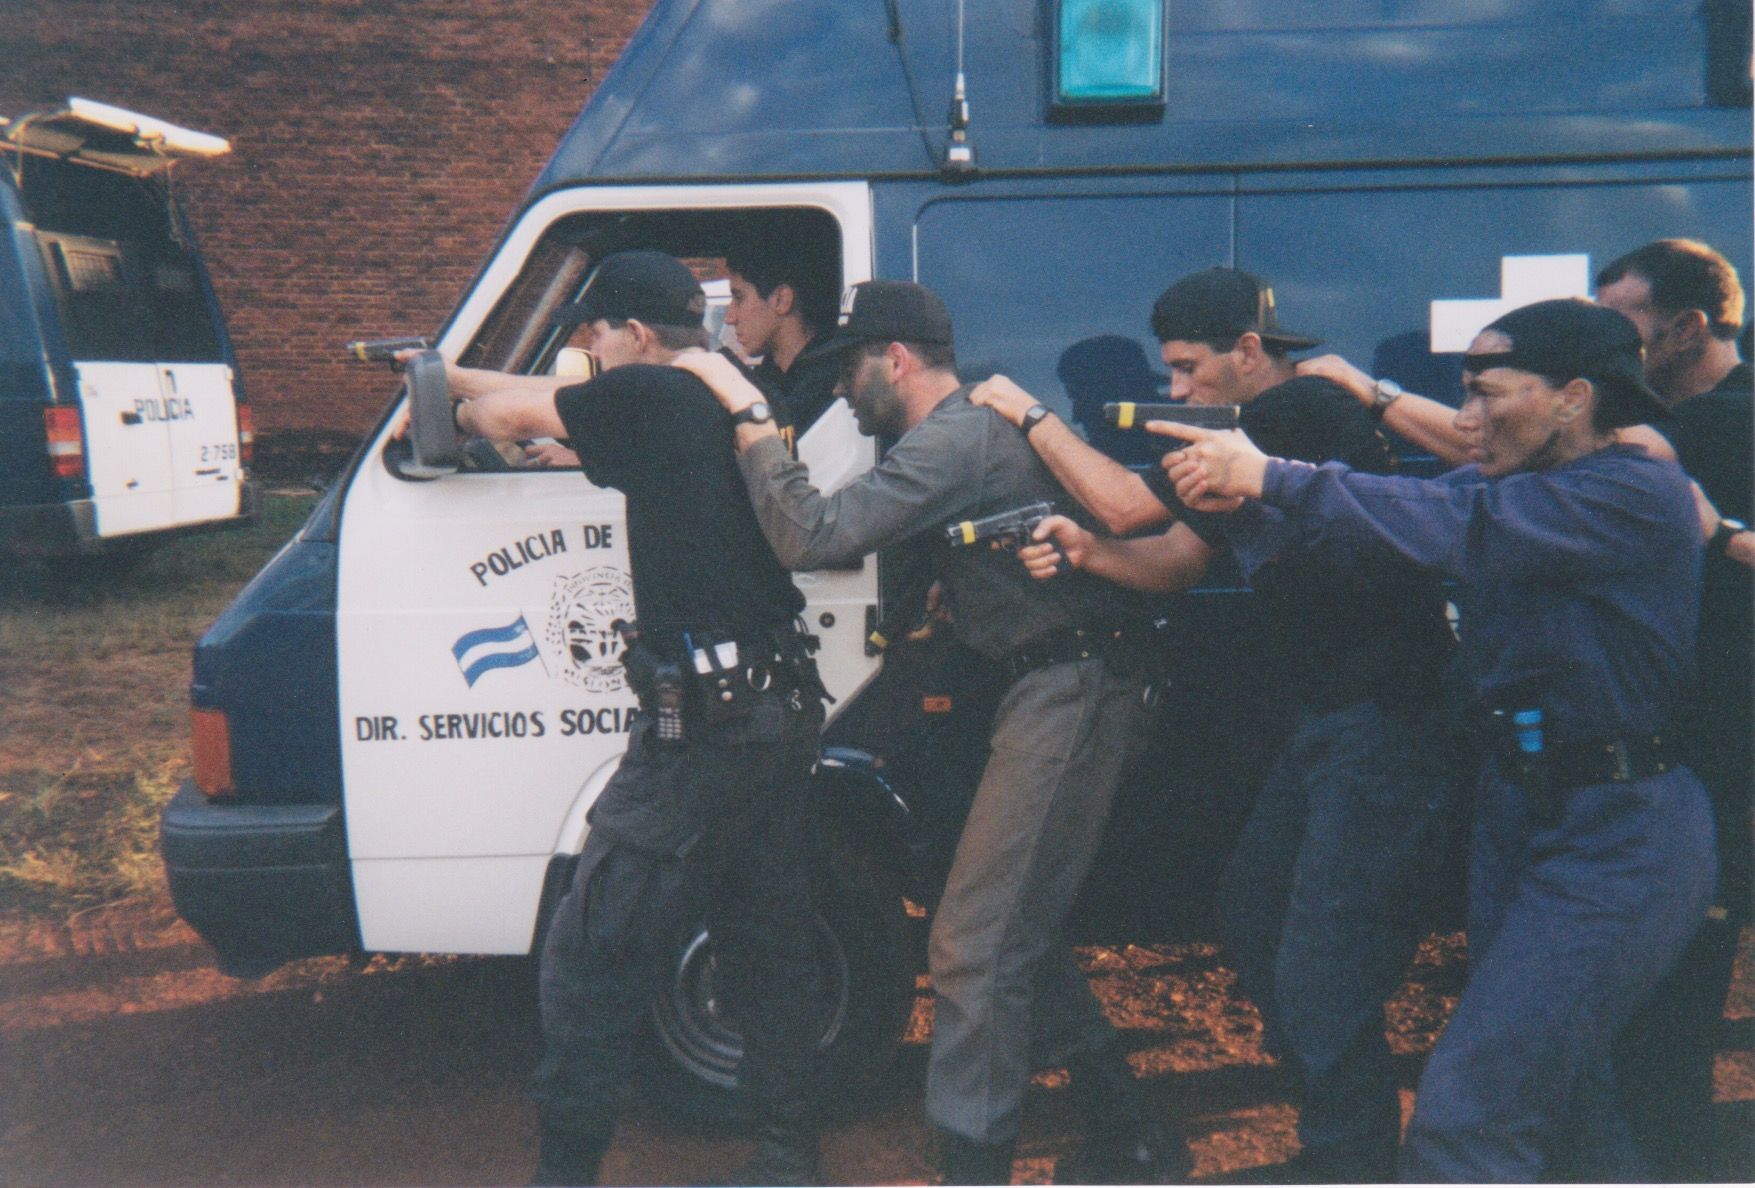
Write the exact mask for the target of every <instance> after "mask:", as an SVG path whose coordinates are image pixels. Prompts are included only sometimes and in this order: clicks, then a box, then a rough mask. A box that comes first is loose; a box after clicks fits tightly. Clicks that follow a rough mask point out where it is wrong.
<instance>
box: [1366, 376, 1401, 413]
mask: <svg viewBox="0 0 1755 1188" xmlns="http://www.w3.org/2000/svg"><path fill="white" fill-rule="evenodd" d="M1405 394H1406V393H1405V390H1404V389H1403V388H1402V386H1401V385H1400V384H1398V383H1396V382H1395V381H1394V380H1392V379H1380V380H1377V381H1376V382H1374V383H1373V384H1372V385H1371V415H1372V416H1374V417H1376V418H1378V419H1379V420H1382V419H1383V414H1384V412H1385V411H1386V410H1388V408H1389V406H1390V405H1392V404H1394V403H1395V402H1396V401H1398V400H1400V399H1401V398H1402V396H1403V395H1405Z"/></svg>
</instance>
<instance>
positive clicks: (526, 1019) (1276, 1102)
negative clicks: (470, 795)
mask: <svg viewBox="0 0 1755 1188" xmlns="http://www.w3.org/2000/svg"><path fill="white" fill-rule="evenodd" d="M1461 949H1462V944H1461V941H1460V939H1459V938H1457V937H1455V936H1442V937H1435V938H1433V939H1432V940H1431V941H1429V942H1428V943H1427V945H1426V946H1425V947H1424V948H1423V949H1422V952H1421V955H1420V958H1419V960H1418V962H1417V964H1416V966H1415V968H1414V970H1413V973H1412V976H1411V977H1410V979H1409V982H1408V985H1407V987H1406V988H1405V989H1404V991H1403V992H1402V993H1401V994H1400V995H1399V996H1398V997H1397V999H1396V1000H1395V1002H1394V1003H1393V1004H1392V1007H1391V1011H1390V1021H1391V1030H1392V1041H1393V1045H1394V1048H1395V1051H1396V1053H1397V1056H1398V1059H1399V1062H1400V1066H1401V1077H1402V1084H1403V1086H1404V1093H1403V1107H1404V1112H1405V1111H1406V1110H1407V1109H1409V1108H1411V1105H1412V1098H1413V1094H1412V1088H1413V1085H1414V1083H1415V1081H1416V1080H1417V1077H1418V1072H1419V1067H1420V1064H1421V1062H1422V1060H1423V1059H1424V1056H1425V1053H1426V1052H1427V1051H1428V1050H1429V1049H1430V1047H1431V1043H1432V1040H1433V1038H1434V1036H1435V1034H1436V1031H1437V1029H1438V1028H1439V1027H1440V1026H1441V1024H1442V1021H1443V1019H1444V1018H1445V1016H1446V1015H1447V1013H1448V1011H1449V1010H1450V1008H1451V1006H1452V1005H1453V1004H1454V1002H1455V997H1456V995H1457V993H1458V992H1459V990H1460V988H1461V982H1462V973H1463V962H1462V954H1461ZM1752 950H1755V945H1752V937H1751V936H1750V935H1749V934H1747V933H1746V934H1745V936H1744V951H1743V954H1742V960H1741V962H1740V965H1739V970H1738V981H1737V986H1736V990H1735V992H1734V995H1733V998H1732V1002H1731V1004H1730V1007H1729V1010H1728V1012H1727V1022H1726V1042H1725V1045H1724V1048H1723V1050H1722V1051H1721V1054H1720V1057H1719V1062H1718V1070H1717V1073H1718V1103H1717V1105H1716V1106H1715V1112H1716V1113H1717V1115H1718V1116H1717V1122H1718V1124H1719V1125H1718V1130H1719V1133H1720V1135H1721V1136H1722V1137H1721V1142H1720V1144H1719V1149H1718V1150H1716V1151H1713V1152H1703V1153H1702V1154H1703V1161H1702V1167H1701V1178H1702V1179H1718V1180H1726V1181H1747V1180H1749V1179H1750V1178H1751V1174H1752V1172H1755V1152H1752V1151H1751V1145H1752V1141H1755V1053H1752V1051H1751V1048H1752V1041H1755V1026H1752V1025H1755V978H1752V972H1755V951H1752ZM1082 955H1083V957H1084V960H1085V964H1086V966H1087V968H1088V969H1089V971H1090V972H1091V974H1092V976H1093V979H1094V984H1095V985H1096V987H1097V989H1098V991H1099V993H1100V994H1101V996H1102V997H1103V999H1104V1001H1105V1004H1106V1005H1107V1006H1108V1008H1109V1009H1110V1011H1111V1017H1112V1018H1114V1019H1115V1020H1116V1022H1117V1023H1118V1024H1120V1025H1121V1026H1122V1027H1123V1029H1124V1031H1125V1034H1126V1036H1127V1038H1128V1041H1129V1043H1130V1044H1131V1046H1132V1047H1133V1050H1134V1051H1133V1056H1132V1059H1133V1062H1134V1067H1135V1070H1136V1072H1138V1073H1139V1074H1140V1075H1141V1077H1142V1079H1143V1081H1144V1083H1145V1085H1146V1086H1147V1088H1148V1091H1149V1092H1150V1093H1151V1094H1152V1095H1153V1097H1154V1099H1155V1100H1157V1101H1158V1102H1160V1103H1161V1104H1162V1106H1163V1108H1164V1109H1165V1111H1166V1112H1167V1114H1168V1115H1169V1116H1172V1117H1175V1118H1178V1119H1181V1120H1182V1121H1183V1122H1184V1124H1185V1125H1186V1126H1187V1128H1188V1130H1189V1132H1190V1134H1191V1137H1192V1139H1193V1143H1194V1147H1195V1151H1196V1154H1197V1157H1198V1164H1197V1166H1196V1169H1195V1179H1196V1180H1198V1181H1206V1182H1247V1181H1248V1180H1249V1179H1251V1177H1252V1172H1253V1169H1259V1168H1261V1167H1262V1166H1264V1165H1268V1164H1273V1163H1277V1162H1279V1161H1281V1160H1283V1159H1285V1158H1286V1157H1288V1156H1289V1155H1290V1154H1292V1153H1293V1151H1294V1150H1295V1142H1294V1139H1293V1125H1294V1121H1295V1115H1294V1112H1293V1109H1292V1106H1291V1104H1290V1102H1291V1086H1290V1084H1289V1083H1288V1081H1287V1078H1286V1077H1285V1076H1284V1074H1283V1072H1282V1071H1281V1070H1280V1069H1279V1068H1277V1067H1276V1066H1274V1065H1273V1063H1272V1062H1271V1061H1270V1060H1269V1059H1268V1057H1267V1056H1266V1055H1265V1053H1264V1052H1263V1051H1262V1049H1261V1044H1260V1022H1259V1019H1258V1018H1257V1016H1256V1014H1255V1012H1254V1010H1253V1009H1252V1008H1251V1007H1249V1006H1248V1005H1246V1004H1244V1003H1242V1002H1241V1001H1239V1000H1237V999H1236V998H1234V997H1233V996H1231V995H1230V993H1229V987H1230V981H1231V975H1230V974H1229V972H1228V971H1227V970H1225V969H1224V968H1223V967H1222V966H1220V965H1219V963H1218V961H1217V957H1216V954H1215V952H1214V950H1213V949H1212V948H1211V947H1210V946H1203V945H1175V946H1161V947H1132V946H1129V947H1124V948H1120V949H1107V948H1093V949H1087V950H1083V951H1082ZM532 998H533V994H532V983H531V979H530V971H529V967H528V964H527V963H524V962H519V961H509V960H481V959H476V960H467V959H431V958H399V959H389V958H383V957H378V958H373V959H371V960H369V961H364V962H354V961H348V960H346V959H341V958H324V959H315V960H309V961H302V962H297V963H294V964H292V965H289V966H287V967H285V968H283V969H282V970H280V971H277V972H276V973H275V974H273V975H271V976H269V977H267V978H265V979H262V980H260V981H257V982H240V981H237V980H234V979H231V978H228V977H226V976H224V975H223V974H220V973H219V972H218V970H217V969H216V968H215V967H214V965H213V961H212V958H211V955H210V954H209V952H208V951H207V950H206V948H205V947H204V946H203V945H201V943H200V942H199V941H198V940H197V939H196V938H195V937H194V936H193V935H192V934H191V933H190V932H189V931H188V930H187V929H186V928H184V927H183V926H182V925H181V924H180V923H178V922H177V921H176V919H175V917H174V915H173V914H172V913H171V911H170V908H169V905H168V904H165V903H162V902H155V903H136V904H131V905H122V906H120V907H116V908H108V909H103V910H98V911H92V912H87V913H84V914H82V915H80V916H77V917H75V918H74V919H73V920H72V921H71V922H69V923H68V924H66V925H54V924H48V923H44V922H42V921H40V920H36V921H32V920H27V919H24V918H14V919H12V920H10V921H8V920H6V919H4V918H0V1087H3V1088H0V1183H4V1184H6V1185H12V1186H17V1188H24V1186H27V1185H55V1186H63V1185H158V1184H165V1185H171V1184H177V1185H183V1184H189V1185H194V1184H216V1185H218V1184H223V1185H242V1184H261V1185H379V1184H382V1185H390V1184H430V1185H464V1184H519V1183H523V1182H524V1181H525V1179H526V1178H527V1177H528V1175H529V1172H530V1166H531V1161H532V1151H533V1147H534V1118H533V1112H532V1110H531V1108H530V1107H529V1105H528V1103H527V1102H526V1101H525V1100H524V1099H523V1096H522V1080H523V1078H524V1076H525V1075H526V1074H527V1073H528V1071H529V1069H530V1068H531V1066H532V1065H533V1063H534V1061H535V1059H536V1056H537V1050H538V1045H537V1042H536V1038H535V1018H534V1010H533V1002H532ZM930 1025H931V1006H930V997H929V996H928V995H926V994H925V993H924V991H923V993H922V994H921V996H920V998H919V1000H918V1002H917V1006H916V1010H915V1015H914V1019H913V1021H912V1023H911V1025H910V1029H909V1034H908V1037H907V1041H908V1042H907V1043H906V1044H905V1045H904V1047H903V1051H902V1054H901V1057H900V1058H899V1059H898V1061H897V1063H896V1065H895V1066H894V1067H893V1068H892V1069H891V1070H890V1071H889V1073H888V1074H887V1075H886V1076H885V1077H884V1078H883V1080H882V1082H881V1083H880V1085H879V1086H878V1088H877V1091H876V1092H875V1093H872V1094H868V1095H866V1097H865V1098H864V1099H863V1100H862V1101H861V1102H860V1103H859V1108H858V1109H857V1110H856V1111H852V1112H849V1113H847V1114H846V1115H845V1116H843V1117H841V1118H838V1119H837V1120H836V1121H835V1122H834V1123H833V1125H832V1126H831V1128H830V1131H829V1133H828V1135H827V1138H826V1142H825V1160H824V1164H825V1171H826V1173H827V1175H828V1177H829V1178H830V1182H833V1183H847V1184H919V1183H924V1182H927V1181H928V1179H929V1176H930V1167H931V1146H930V1139H929V1132H928V1128H927V1126H926V1122H925V1119H924V1117H923V1115H922V1113H921V1108H920V1087H921V1083H922V1080H923V1077H924V1071H925V1055H926V1042H927V1038H928V1035H929V1033H930ZM1076 1142H1077V1126H1076V1123H1075V1120H1074V1118H1073V1115H1072V1111H1071V1109H1070V1107H1069V1104H1068V1103H1067V1101H1066V1100H1065V1092H1064V1083H1063V1078H1061V1077H1058V1076H1055V1075H1045V1076H1042V1077H1039V1078H1038V1080H1037V1083H1036V1086H1035V1087H1034V1088H1033V1090H1032V1093H1031V1098H1030V1101H1029V1107H1028V1116H1027V1119H1026V1124H1025V1140H1024V1142H1023V1144H1022V1147H1021V1150H1020V1158H1019V1162H1018V1163H1017V1165H1016V1167H1015V1168H1014V1177H1015V1179H1016V1180H1017V1181H1018V1182H1022V1183H1046V1182H1048V1180H1049V1178H1050V1177H1051V1175H1052V1170H1053V1161H1054V1159H1055V1157H1057V1156H1058V1155H1061V1154H1065V1153H1067V1152H1068V1151H1070V1150H1071V1149H1072V1148H1073V1146H1074V1145H1075V1144H1076ZM748 1149H749V1148H748V1145H747V1144H746V1143H745V1142H744V1141H742V1140H740V1139H738V1138H737V1137H735V1136H732V1135H728V1134H725V1133H722V1132H714V1131H711V1130H705V1129H702V1128H700V1127H698V1126H694V1125H690V1124H688V1123H685V1122H682V1121H680V1120H678V1119H676V1118H674V1117H672V1116H671V1115H669V1114H667V1113H666V1112H664V1111H663V1110H662V1109H661V1108H659V1107H658V1106H655V1105H652V1104H644V1105H641V1106H640V1107H638V1108H637V1109H636V1110H635V1111H634V1113H633V1115H632V1117H631V1118H630V1120H629V1124H628V1125H627V1126H624V1127H623V1129H622V1131H621V1132H620V1134H619V1135H618V1138H617V1141H616V1144H615V1146H614V1147H613V1148H612V1150H611V1153H610V1156H609V1159H608V1161H607V1163H606V1166H605V1169H604V1172H605V1177H606V1182H610V1183H623V1184H667V1183H669V1184H675V1183H689V1182H699V1181H700V1180H701V1179H702V1178H704V1177H710V1176H711V1175H713V1174H714V1173H715V1172H718V1171H723V1170H724V1169H725V1168H727V1167H728V1166H731V1165H734V1164H735V1163H736V1162H737V1161H739V1160H741V1159H742V1158H744V1157H745V1156H746V1155H747V1153H748ZM1254 1174H1259V1173H1254Z"/></svg>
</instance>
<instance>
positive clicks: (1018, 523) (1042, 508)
mask: <svg viewBox="0 0 1755 1188" xmlns="http://www.w3.org/2000/svg"><path fill="white" fill-rule="evenodd" d="M1053 514H1054V505H1053V504H1052V503H1046V502H1044V503H1026V504H1025V505H1024V506H1023V507H1014V508H1012V509H1011V510H1010V511H1002V512H995V513H994V514H993V515H991V516H982V517H981V518H980V519H979V520H958V521H957V522H955V523H953V524H946V525H945V541H946V543H948V544H949V545H950V546H951V547H952V548H968V547H970V546H973V545H978V544H983V543H986V542H995V543H997V544H998V545H999V546H1000V547H1001V548H1005V549H1007V550H1013V549H1017V548H1018V547H1019V546H1021V545H1027V544H1029V543H1030V536H1031V534H1032V533H1034V532H1035V531H1036V526H1037V525H1038V524H1040V523H1042V521H1043V520H1046V519H1047V518H1048V517H1049V516H1052V515H1053Z"/></svg>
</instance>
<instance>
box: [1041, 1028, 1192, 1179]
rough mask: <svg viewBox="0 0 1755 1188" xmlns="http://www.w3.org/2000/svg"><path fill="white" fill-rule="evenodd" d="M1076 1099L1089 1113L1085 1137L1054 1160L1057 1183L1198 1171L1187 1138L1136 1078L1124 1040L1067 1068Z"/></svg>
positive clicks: (1163, 1176) (1177, 1175)
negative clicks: (1158, 1111)
mask: <svg viewBox="0 0 1755 1188" xmlns="http://www.w3.org/2000/svg"><path fill="white" fill-rule="evenodd" d="M1067 1071H1068V1073H1069V1074H1070V1076H1071V1078H1072V1086H1071V1094H1072V1099H1073V1104H1074V1105H1076V1106H1077V1107H1078V1110H1079V1113H1081V1114H1083V1115H1084V1118H1085V1142H1084V1145H1083V1146H1081V1147H1080V1148H1079V1149H1078V1151H1076V1152H1074V1153H1073V1154H1072V1155H1069V1156H1067V1157H1066V1158H1064V1159H1059V1160H1056V1161H1055V1165H1054V1182H1055V1183H1056V1184H1181V1183H1185V1182H1186V1181H1187V1180H1188V1176H1189V1173H1190V1172H1191V1171H1193V1170H1194V1155H1193V1153H1192V1152H1191V1151H1189V1149H1188V1141H1187V1140H1186V1139H1185V1138H1183V1137H1182V1135H1181V1134H1179V1133H1177V1131H1176V1130H1175V1129H1174V1128H1173V1127H1171V1126H1170V1125H1169V1124H1168V1123H1167V1122H1165V1121H1164V1120H1163V1119H1161V1118H1158V1117H1155V1116H1154V1114H1153V1110H1152V1107H1151V1103H1150V1102H1148V1101H1147V1100H1146V1095H1145V1094H1144V1093H1143V1092H1142V1091H1141V1090H1140V1087H1139V1082H1138V1081H1136V1080H1134V1077H1133V1069H1131V1068H1130V1067H1128V1063H1127V1057H1126V1056H1125V1055H1124V1054H1123V1053H1122V1050H1121V1045H1120V1044H1109V1045H1106V1046H1104V1047H1102V1048H1100V1049H1098V1050H1097V1051H1095V1052H1091V1053H1088V1054H1086V1055H1084V1056H1082V1057H1079V1058H1078V1059H1076V1060H1074V1061H1073V1062H1072V1064H1071V1065H1070V1066H1069V1067H1068V1070H1067Z"/></svg>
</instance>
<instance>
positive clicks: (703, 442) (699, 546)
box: [555, 364, 804, 644]
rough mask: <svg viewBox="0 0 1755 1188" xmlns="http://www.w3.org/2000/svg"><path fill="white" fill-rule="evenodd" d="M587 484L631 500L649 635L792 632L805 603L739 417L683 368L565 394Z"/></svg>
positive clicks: (643, 368) (618, 376)
mask: <svg viewBox="0 0 1755 1188" xmlns="http://www.w3.org/2000/svg"><path fill="white" fill-rule="evenodd" d="M555 411H556V412H558V413H559V414H560V418H561V420H562V422H563V423H564V424H565V425H566V427H567V435H568V436H569V437H570V438H572V442H573V448H574V450H575V451H577V452H578V454H579V461H580V464H581V466H582V467H583V469H584V471H585V475H586V477H587V478H589V479H590V480H591V481H592V482H594V483H596V484H597V485H598V486H600V487H613V488H615V489H616V490H618V491H621V492H622V493H623V494H624V495H626V496H627V499H628V556H629V562H630V565H631V567H632V569H633V580H634V609H635V614H636V616H637V617H638V619H639V622H640V627H641V630H642V632H645V633H647V638H648V639H649V640H650V641H652V642H654V643H659V644H669V643H670V642H672V641H673V639H674V634H675V633H676V632H680V631H684V630H692V631H701V630H710V631H714V632H718V633H721V634H726V635H735V636H745V637H747V636H749V635H753V634H756V633H757V632H759V631H761V630H763V629H766V628H772V627H776V626H780V625H782V624H785V623H788V622H790V621H791V620H792V618H793V616H795V615H797V614H798V613H799V612H800V611H802V610H803V609H804V598H803V596H802V595H800V594H799V592H798V588H797V587H796V586H794V585H793V584H792V579H791V577H790V576H789V575H788V574H787V573H786V571H785V570H784V569H782V568H781V566H780V563H779V562H778V561H777V560H775V559H774V550H773V549H772V548H770V547H769V546H768V542H767V540H766V539H765V538H764V537H763V536H762V531H761V528H760V527H758V526H757V524H756V517H755V513H754V511H753V510H751V508H750V501H749V497H748V495H746V494H745V493H744V484H743V477H742V475H741V474H740V473H739V472H738V468H737V458H736V452H735V450H734V448H733V439H732V424H731V417H730V416H729V415H728V414H727V413H726V412H725V410H724V409H722V408H721V407H720V406H719V403H718V402H717V401H716V400H714V399H713V394H712V393H711V392H710V391H708V390H707V387H706V385H705V384H703V383H701V381H700V380H698V379H696V378H695V377H694V376H692V375H689V374H688V373H687V372H684V371H678V370H677V369H676V368H673V367H654V366H648V365H645V364H630V365H628V366H625V367H617V368H614V369H613V370H610V371H606V372H604V373H603V374H602V375H600V376H598V377H597V378H596V379H593V380H590V381H588V382H586V383H583V384H575V385H573V386H571V387H566V388H562V389H561V390H560V391H559V392H557V393H555Z"/></svg>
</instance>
